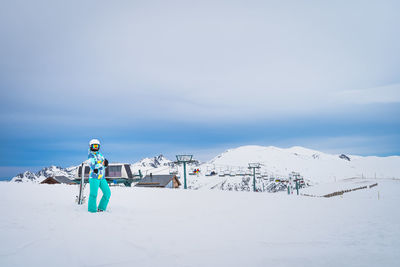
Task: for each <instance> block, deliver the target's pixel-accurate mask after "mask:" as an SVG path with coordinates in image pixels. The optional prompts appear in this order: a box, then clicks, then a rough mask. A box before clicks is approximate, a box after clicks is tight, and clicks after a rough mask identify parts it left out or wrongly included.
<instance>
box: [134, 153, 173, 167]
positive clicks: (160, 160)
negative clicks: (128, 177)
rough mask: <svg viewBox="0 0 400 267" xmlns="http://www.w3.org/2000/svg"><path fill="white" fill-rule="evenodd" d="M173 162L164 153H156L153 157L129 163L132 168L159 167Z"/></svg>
mask: <svg viewBox="0 0 400 267" xmlns="http://www.w3.org/2000/svg"><path fill="white" fill-rule="evenodd" d="M171 164H173V162H172V161H171V160H169V159H167V158H166V157H164V155H162V154H161V155H158V156H156V157H153V158H144V159H142V160H140V161H138V162H136V163H134V164H132V165H131V167H132V168H145V169H147V168H160V167H165V166H170V165H171Z"/></svg>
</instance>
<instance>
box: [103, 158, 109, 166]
mask: <svg viewBox="0 0 400 267" xmlns="http://www.w3.org/2000/svg"><path fill="white" fill-rule="evenodd" d="M104 166H105V167H107V166H108V160H107V159H104Z"/></svg>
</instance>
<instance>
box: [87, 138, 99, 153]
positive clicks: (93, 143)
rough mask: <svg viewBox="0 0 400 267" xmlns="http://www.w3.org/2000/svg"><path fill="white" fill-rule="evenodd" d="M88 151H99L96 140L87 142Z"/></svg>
mask: <svg viewBox="0 0 400 267" xmlns="http://www.w3.org/2000/svg"><path fill="white" fill-rule="evenodd" d="M89 148H90V151H99V149H100V141H99V140H97V139H92V140H90V142H89Z"/></svg>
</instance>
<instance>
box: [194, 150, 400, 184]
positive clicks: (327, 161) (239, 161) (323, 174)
mask: <svg viewBox="0 0 400 267" xmlns="http://www.w3.org/2000/svg"><path fill="white" fill-rule="evenodd" d="M249 163H260V167H261V168H260V169H259V170H257V180H256V187H257V190H263V191H264V190H266V191H271V192H274V191H275V189H276V187H279V184H273V183H271V182H272V181H274V180H275V179H274V178H278V179H279V178H283V179H287V178H288V176H289V174H290V173H291V172H298V173H300V175H302V176H303V177H304V179H305V181H307V182H308V183H309V184H318V183H326V182H334V181H339V180H343V179H346V178H353V177H360V178H361V177H364V178H375V177H377V178H393V177H397V178H399V177H400V157H399V156H390V157H375V156H369V157H361V156H354V155H345V154H338V155H336V154H327V153H323V152H320V151H316V150H312V149H308V148H304V147H298V146H295V147H291V148H278V147H273V146H268V147H265V146H241V147H238V148H234V149H229V150H227V151H225V152H224V153H222V154H220V155H218V156H217V157H215V158H214V159H212V160H210V161H209V162H207V163H204V164H202V165H201V167H200V174H199V175H192V176H188V184H189V187H190V188H193V189H200V188H204V189H205V188H208V189H214V188H215V189H221V190H237V191H248V190H251V187H252V184H253V181H252V174H251V172H250V170H248V164H249ZM211 172H215V173H216V175H213V176H209V174H210V173H211ZM269 187H270V188H271V189H272V190H268V188H269ZM280 189H284V188H280Z"/></svg>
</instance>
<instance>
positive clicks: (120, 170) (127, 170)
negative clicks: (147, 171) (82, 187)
mask: <svg viewBox="0 0 400 267" xmlns="http://www.w3.org/2000/svg"><path fill="white" fill-rule="evenodd" d="M89 172H90V167H89V166H87V165H85V173H84V177H85V182H88V178H89ZM77 174H78V176H77V178H76V179H75V182H78V183H79V182H80V179H81V175H82V166H79V168H78V173H77ZM105 178H106V180H107V182H109V183H114V184H121V183H123V184H124V185H126V186H131V184H132V183H133V182H137V181H138V180H140V178H141V173H140V171H139V174H138V175H133V174H132V171H131V167H130V166H129V164H127V163H109V164H108V167H107V168H106V175H105Z"/></svg>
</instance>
